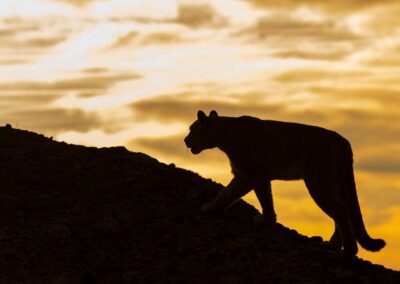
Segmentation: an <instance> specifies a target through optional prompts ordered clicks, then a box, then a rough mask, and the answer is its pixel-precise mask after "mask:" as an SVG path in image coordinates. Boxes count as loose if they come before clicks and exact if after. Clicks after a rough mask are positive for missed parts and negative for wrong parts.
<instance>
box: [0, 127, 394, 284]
mask: <svg viewBox="0 0 400 284" xmlns="http://www.w3.org/2000/svg"><path fill="white" fill-rule="evenodd" d="M0 157H1V159H0V283H41V284H42V283H288V282H290V283H295V282H303V283H348V282H351V283H400V272H395V271H392V270H389V269H385V268H384V267H383V266H381V265H374V264H371V263H370V262H368V261H363V260H360V259H358V258H354V259H352V260H345V259H343V258H341V257H339V256H337V255H336V254H335V253H332V252H329V251H327V250H324V249H323V248H322V247H321V246H320V241H321V239H320V238H319V237H313V238H308V237H305V236H302V235H300V234H298V233H297V232H296V231H294V230H290V229H288V228H286V227H284V226H282V225H280V224H278V225H276V226H275V227H274V228H273V229H271V228H268V227H261V226H255V225H253V223H252V217H253V216H254V215H255V214H256V210H255V209H254V208H253V207H251V206H250V205H248V204H246V203H245V202H243V201H240V202H238V203H236V204H235V205H234V206H232V207H231V208H230V209H229V210H226V211H225V212H223V213H222V214H219V215H207V216H203V215H201V214H200V213H199V211H198V209H199V207H200V205H201V204H202V203H204V202H206V201H208V200H210V199H211V198H212V197H214V196H215V194H216V192H217V191H218V190H220V189H221V188H222V186H221V185H219V184H216V183H214V182H212V181H211V180H206V179H203V178H201V177H200V176H198V175H197V174H195V173H193V172H190V171H187V170H183V169H179V168H176V167H175V166H174V165H165V164H162V163H159V162H158V161H157V160H155V159H153V158H151V157H149V156H147V155H145V154H142V153H133V152H129V151H127V150H126V149H125V148H124V147H111V148H93V147H83V146H77V145H69V144H66V143H63V142H56V141H53V140H52V139H51V138H46V137H44V136H42V135H39V134H35V133H32V132H28V131H23V130H17V129H13V128H12V127H11V126H6V127H0Z"/></svg>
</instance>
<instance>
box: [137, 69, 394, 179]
mask: <svg viewBox="0 0 400 284" xmlns="http://www.w3.org/2000/svg"><path fill="white" fill-rule="evenodd" d="M325 75H326V76H327V74H325ZM305 76H311V74H308V75H307V74H305ZM323 76H324V73H322V77H323ZM345 95H346V94H342V96H345ZM347 95H348V94H347ZM233 98H235V96H231V97H229V98H225V100H223V101H222V100H218V99H215V98H202V97H196V95H190V94H185V93H183V94H175V95H164V96H159V97H153V98H148V99H143V100H139V101H137V102H134V103H132V104H131V105H130V107H131V109H132V111H133V112H134V116H135V119H136V120H137V121H157V122H160V123H162V124H167V123H173V122H178V123H185V124H187V125H190V123H192V122H193V121H194V120H195V119H196V113H197V111H198V110H199V109H201V110H204V111H206V112H209V111H211V110H213V109H215V110H217V111H218V113H219V114H220V115H222V116H241V115H252V116H256V117H260V118H264V119H272V120H282V121H293V122H299V123H306V124H312V125H319V126H322V127H325V128H330V129H333V130H335V131H337V132H339V133H340V134H342V135H343V136H344V137H346V138H348V139H349V140H350V142H351V143H352V145H353V148H355V149H356V152H357V153H361V155H364V154H363V152H362V149H365V148H371V147H372V148H373V147H378V146H377V145H380V146H379V148H380V147H382V149H385V147H386V145H388V144H390V143H393V142H394V141H400V125H398V124H396V123H395V122H396V121H399V120H400V115H399V114H396V113H392V112H387V113H386V112H381V111H378V110H368V109H362V108H361V109H357V108H356V107H353V109H351V110H350V109H346V108H341V107H336V108H335V107H332V106H329V108H325V107H323V108H318V109H316V108H315V107H308V108H305V109H290V108H288V107H287V106H288V105H287V104H286V103H284V102H282V103H275V104H270V103H268V101H266V100H261V99H254V97H248V98H247V97H246V96H245V95H244V96H242V97H241V99H233ZM289 105H290V104H289ZM379 148H378V149H379ZM379 155H384V152H383V150H382V151H381V152H379V153H378V156H379ZM361 157H363V156H361ZM371 161H372V160H371ZM387 161H388V162H387V163H386V164H385V163H384V160H382V163H381V162H379V163H378V164H379V166H377V164H376V163H374V165H375V166H374V167H376V168H373V167H372V164H370V163H366V162H363V163H362V164H360V166H362V167H363V168H365V169H366V168H369V169H371V170H374V171H380V170H382V171H383V170H388V171H393V170H396V171H397V166H396V167H394V168H393V166H394V165H397V160H396V161H395V162H394V161H391V160H387Z"/></svg>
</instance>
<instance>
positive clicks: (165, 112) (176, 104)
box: [130, 93, 284, 123]
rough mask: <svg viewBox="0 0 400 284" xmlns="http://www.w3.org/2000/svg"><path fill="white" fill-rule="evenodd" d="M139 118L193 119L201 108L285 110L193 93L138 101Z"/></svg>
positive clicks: (267, 112) (265, 112) (233, 113)
mask: <svg viewBox="0 0 400 284" xmlns="http://www.w3.org/2000/svg"><path fill="white" fill-rule="evenodd" d="M130 107H131V108H132V110H133V111H134V114H135V117H136V119H138V120H157V121H160V122H165V123H169V122H174V121H175V122H176V121H185V122H190V121H192V120H193V119H194V118H195V117H196V113H197V111H198V110H199V109H201V110H204V111H206V112H209V111H211V110H213V109H215V110H217V111H218V112H220V113H221V115H231V116H239V115H243V114H249V115H255V116H260V115H261V116H264V117H265V116H271V115H273V114H276V113H279V112H282V111H283V108H284V106H283V105H276V104H275V105H274V104H269V105H266V104H257V103H251V102H246V101H240V102H239V101H238V102H230V101H227V100H224V101H222V100H216V99H201V98H199V99H193V98H192V97H191V95H190V94H184V93H183V94H175V95H163V96H158V97H153V98H150V99H143V100H139V101H136V102H134V103H132V104H131V105H130Z"/></svg>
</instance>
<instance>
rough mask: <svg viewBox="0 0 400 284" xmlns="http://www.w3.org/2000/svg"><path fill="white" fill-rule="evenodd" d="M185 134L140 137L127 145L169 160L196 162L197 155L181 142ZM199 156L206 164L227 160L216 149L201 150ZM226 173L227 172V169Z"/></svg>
mask: <svg viewBox="0 0 400 284" xmlns="http://www.w3.org/2000/svg"><path fill="white" fill-rule="evenodd" d="M187 134H188V133H179V134H176V135H172V136H163V137H140V138H136V139H133V140H132V141H130V142H129V143H128V146H129V147H130V148H132V149H140V150H143V151H145V152H146V153H149V154H151V155H155V156H156V157H162V158H166V159H168V160H170V161H179V162H182V161H184V162H188V161H192V162H196V161H198V160H199V157H198V156H195V155H193V154H192V153H191V152H190V150H189V149H188V148H187V147H186V145H185V143H184V142H183V139H184V138H185V137H186V135H187ZM201 158H202V159H204V160H207V164H208V165H221V162H222V163H225V164H226V162H227V158H226V157H225V155H224V154H223V153H222V152H220V151H218V150H217V149H214V150H208V151H203V152H202V153H201ZM227 174H229V170H228V172H227Z"/></svg>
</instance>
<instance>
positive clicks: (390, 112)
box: [0, 0, 400, 270]
mask: <svg viewBox="0 0 400 284" xmlns="http://www.w3.org/2000/svg"><path fill="white" fill-rule="evenodd" d="M396 11H399V12H400V2H398V1H394V0H390V1H384V2H380V1H373V0H371V1H356V0H351V1H344V0H340V1H335V3H333V2H326V1H312V0H300V1H289V0H287V1H279V2H276V1H261V0H247V1H246V0H235V1H233V0H218V1H211V0H204V1H203V0H199V1H172V0H171V1H170V0H166V1H162V2H161V1H141V0H136V1H127V0H115V1H104V0H82V1H79V0H33V1H29V2H27V1H23V0H12V1H11V0H7V1H3V2H2V4H0V38H1V39H2V44H1V46H0V48H1V51H0V65H1V69H2V75H1V77H0V106H1V108H0V124H1V125H6V124H7V123H9V124H11V125H12V126H13V127H15V128H21V129H27V130H30V131H35V132H39V133H42V134H44V135H46V136H53V137H54V138H55V139H56V140H61V141H66V142H69V143H75V144H82V145H87V146H98V147H103V146H116V145H123V146H126V147H127V148H128V149H129V150H130V151H135V152H139V151H140V152H145V153H147V154H149V155H151V156H153V157H155V158H157V159H158V160H160V161H162V162H165V163H174V164H175V165H177V166H179V167H182V168H186V169H189V170H192V171H195V172H198V173H200V174H201V175H202V176H203V177H207V178H212V179H213V180H215V181H217V182H220V183H222V184H224V185H226V184H227V182H228V181H229V180H230V179H231V177H232V175H231V173H230V167H229V161H228V159H227V158H226V157H225V156H224V155H223V153H221V152H219V151H218V150H211V151H206V152H204V153H201V154H200V155H198V156H194V155H192V154H191V153H190V152H189V151H188V150H187V149H186V147H185V145H184V143H183V138H184V137H185V136H186V135H187V133H188V127H189V125H190V124H191V123H192V122H193V121H194V120H195V119H196V113H197V111H198V110H200V109H201V110H204V111H206V112H207V113H208V112H209V111H211V110H212V109H215V110H216V111H218V113H219V114H220V115H222V116H240V115H252V116H256V117H259V118H262V119H271V120H283V121H292V122H298V123H304V124H311V125H317V126H321V127H324V128H327V129H331V130H334V131H337V132H338V133H340V134H341V135H343V136H344V137H346V138H347V139H348V140H349V141H350V142H351V144H352V148H353V152H354V163H355V164H354V168H355V178H356V184H357V193H358V197H359V201H360V206H361V211H362V213H363V217H364V222H365V224H366V227H367V230H368V232H369V233H370V235H371V236H372V237H374V238H383V239H385V240H386V242H387V246H386V247H385V248H384V249H383V250H382V251H380V252H378V253H370V252H367V251H365V250H364V249H360V251H359V253H358V256H359V257H361V258H364V259H368V260H370V261H372V262H374V263H378V264H382V265H385V266H386V267H388V268H392V269H397V270H400V264H399V263H400V261H399V260H400V259H399V257H398V256H399V255H400V227H399V225H398V224H399V221H400V177H399V176H400V156H399V153H400V134H399V133H400V124H399V123H398V121H399V118H400V111H399V110H398V106H399V102H400V96H399V95H400V79H399V78H398V75H397V74H398V72H399V71H400V70H399V69H400V67H399V63H400V29H399V28H398V27H400V18H399V17H397V16H396V14H397V13H396ZM396 154H397V155H396ZM272 191H273V195H274V202H275V208H276V213H277V218H278V222H280V223H282V224H284V225H285V226H287V227H291V228H294V229H296V230H297V231H298V232H299V233H301V234H306V235H309V236H310V235H320V236H323V237H324V239H327V238H329V237H330V235H331V234H332V232H333V224H332V221H331V220H330V218H329V217H327V216H325V215H324V214H323V213H322V211H321V210H320V209H319V208H318V207H317V206H316V204H315V203H314V202H313V201H312V200H311V198H310V196H309V194H308V192H307V190H306V188H305V186H304V184H303V183H302V182H300V181H299V182H273V189H272ZM245 200H246V201H248V202H249V203H250V204H252V205H254V206H255V207H256V208H258V209H260V207H259V205H258V202H257V200H256V199H255V196H254V194H252V193H251V194H249V195H248V196H246V198H245Z"/></svg>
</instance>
